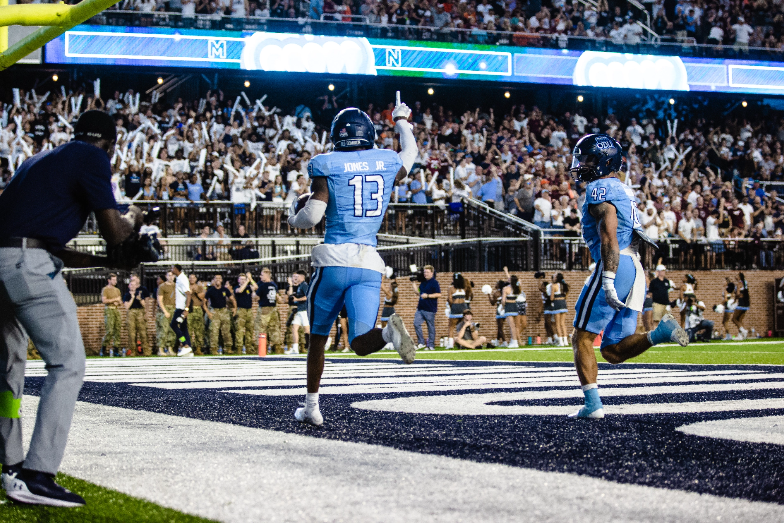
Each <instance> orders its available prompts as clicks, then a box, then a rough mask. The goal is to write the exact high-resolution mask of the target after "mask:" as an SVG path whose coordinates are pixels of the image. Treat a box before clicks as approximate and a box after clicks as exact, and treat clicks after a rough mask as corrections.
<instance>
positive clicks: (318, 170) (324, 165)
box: [308, 153, 330, 178]
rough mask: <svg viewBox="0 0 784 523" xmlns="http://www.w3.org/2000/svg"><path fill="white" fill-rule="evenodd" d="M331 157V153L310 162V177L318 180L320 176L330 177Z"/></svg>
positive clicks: (319, 155)
mask: <svg viewBox="0 0 784 523" xmlns="http://www.w3.org/2000/svg"><path fill="white" fill-rule="evenodd" d="M329 155H330V153H324V154H317V155H316V156H314V157H313V158H311V159H310V161H309V162H308V176H309V177H310V178H317V177H319V176H329Z"/></svg>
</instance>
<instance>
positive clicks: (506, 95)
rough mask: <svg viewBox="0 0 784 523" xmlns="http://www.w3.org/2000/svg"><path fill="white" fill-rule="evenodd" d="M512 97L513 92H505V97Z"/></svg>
mask: <svg viewBox="0 0 784 523" xmlns="http://www.w3.org/2000/svg"><path fill="white" fill-rule="evenodd" d="M511 97H512V93H510V92H509V91H507V92H505V93H504V98H511Z"/></svg>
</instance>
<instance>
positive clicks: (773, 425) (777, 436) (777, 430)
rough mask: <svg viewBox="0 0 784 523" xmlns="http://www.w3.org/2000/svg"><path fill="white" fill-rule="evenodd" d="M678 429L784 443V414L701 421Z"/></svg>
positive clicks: (703, 434)
mask: <svg viewBox="0 0 784 523" xmlns="http://www.w3.org/2000/svg"><path fill="white" fill-rule="evenodd" d="M677 430H680V431H681V432H684V433H686V434H692V435H694V436H704V437H706V438H719V439H731V440H734V441H746V442H750V443H773V444H776V445H784V416H765V417H761V418H733V419H722V420H713V421H700V422H698V423H692V424H690V425H683V426H681V427H678V429H677Z"/></svg>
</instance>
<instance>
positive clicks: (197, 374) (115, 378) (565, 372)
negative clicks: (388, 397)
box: [85, 366, 736, 384]
mask: <svg viewBox="0 0 784 523" xmlns="http://www.w3.org/2000/svg"><path fill="white" fill-rule="evenodd" d="M264 370H265V371H267V372H266V373H260V372H259V369H258V368H256V369H252V368H250V369H249V368H247V367H246V368H244V369H237V370H233V371H232V370H220V371H203V370H198V371H196V370H194V371H191V372H186V373H167V374H163V373H161V374H158V373H155V374H149V373H122V374H119V375H114V374H97V375H96V374H90V375H88V376H86V378H85V379H86V381H93V382H129V381H133V382H138V381H139V380H144V382H145V383H155V382H163V383H170V382H171V383H179V382H201V381H243V380H248V379H249V378H251V379H252V380H253V381H262V382H267V381H269V382H272V381H277V380H282V379H295V380H299V379H301V378H302V377H303V376H304V375H305V372H304V369H303V368H298V369H294V370H289V369H286V370H282V371H281V370H278V371H276V372H269V369H264ZM712 374H716V375H721V374H736V372H735V371H726V370H723V371H698V372H687V371H679V370H668V369H654V370H652V371H651V372H640V371H639V370H636V369H618V370H611V371H607V372H606V373H605V374H604V375H605V376H611V377H628V378H636V377H647V376H706V375H712ZM573 375H574V371H573V370H571V369H553V370H548V369H539V370H536V369H526V368H523V367H521V368H519V369H515V368H506V367H500V366H499V367H498V368H494V367H492V366H485V367H469V368H463V369H461V368H460V367H456V366H453V367H451V368H446V369H445V368H437V369H432V370H431V369H428V368H427V367H425V366H419V367H416V368H400V367H398V368H390V369H353V370H352V369H340V368H331V369H330V368H328V369H325V371H324V379H340V378H346V379H347V380H348V381H346V383H359V382H362V383H382V382H387V381H390V380H391V381H397V380H395V379H392V378H397V379H399V380H402V379H407V380H408V381H417V378H421V379H422V380H431V379H432V378H434V377H440V376H455V378H454V379H456V380H459V379H461V377H462V376H466V377H472V378H475V379H479V378H492V379H501V378H516V377H519V378H545V377H567V376H573ZM379 376H382V377H379ZM331 383H332V384H335V383H338V382H334V381H333V382H331ZM270 384H271V383H270Z"/></svg>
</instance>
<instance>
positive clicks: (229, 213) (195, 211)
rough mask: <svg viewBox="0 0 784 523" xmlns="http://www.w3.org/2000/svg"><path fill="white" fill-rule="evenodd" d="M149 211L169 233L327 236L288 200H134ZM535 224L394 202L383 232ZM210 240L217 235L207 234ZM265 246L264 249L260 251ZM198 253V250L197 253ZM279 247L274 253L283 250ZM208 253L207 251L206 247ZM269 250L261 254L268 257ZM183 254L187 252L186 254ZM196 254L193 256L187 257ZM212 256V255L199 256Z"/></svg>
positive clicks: (473, 234) (471, 210)
mask: <svg viewBox="0 0 784 523" xmlns="http://www.w3.org/2000/svg"><path fill="white" fill-rule="evenodd" d="M128 205H129V204H124V205H121V206H120V208H121V211H123V212H124V211H125V210H127V207H128ZM134 205H136V206H137V207H140V208H141V209H142V210H143V211H149V210H152V209H153V208H156V207H157V208H158V209H159V210H160V218H159V220H158V221H156V222H155V224H156V225H158V227H159V228H160V229H161V233H162V235H163V237H164V238H166V237H168V236H171V235H177V236H190V237H195V236H198V235H199V234H200V233H201V232H202V230H203V229H204V227H210V229H211V230H215V228H216V227H217V226H218V225H222V226H223V227H224V230H225V232H224V233H225V234H226V235H227V236H230V237H235V236H236V235H237V234H239V227H240V225H242V226H244V227H245V230H246V232H247V233H248V234H249V235H250V236H256V237H270V236H278V237H286V236H287V237H323V236H324V221H323V220H322V222H321V223H320V224H318V225H317V226H316V227H313V228H312V229H308V230H300V229H294V228H293V227H290V226H289V224H288V222H287V219H288V207H287V206H286V205H284V204H275V203H260V204H257V205H256V206H255V207H254V206H251V205H249V204H233V203H231V202H197V203H193V204H190V203H186V202H171V201H156V202H149V201H143V202H134ZM534 229H535V227H533V225H531V224H529V223H527V222H524V221H523V220H520V219H518V218H515V217H514V216H512V215H509V214H506V213H504V212H500V211H497V210H495V209H493V208H491V207H488V206H487V205H485V204H483V203H481V202H478V201H475V200H467V201H462V202H455V203H450V204H448V205H445V206H443V207H442V206H438V205H434V204H421V205H418V204H407V203H390V204H389V207H388V208H387V212H386V215H385V216H384V221H383V223H382V225H381V230H380V232H381V233H385V234H398V235H404V236H412V237H419V238H431V239H436V238H442V237H446V238H455V239H456V238H462V239H470V238H488V237H513V238H519V237H530V236H531V234H532V232H533V231H534ZM82 232H83V233H85V234H97V233H98V226H97V223H96V221H95V219H94V218H93V217H91V218H90V219H88V220H87V223H86V225H85V227H84V229H83V231H82ZM205 241H207V242H209V241H212V239H206V240H205ZM228 249H229V248H222V249H219V251H217V252H216V255H219V256H223V258H225V259H233V258H232V256H231V255H230V253H228ZM259 252H261V251H259ZM197 254H198V253H197ZM281 255H282V254H278V253H277V252H276V253H274V254H269V256H281ZM202 256H206V253H204V252H203V253H202ZM266 256H267V254H261V257H266ZM180 259H182V258H180ZM185 259H193V258H185ZM199 259H202V260H204V259H206V258H199Z"/></svg>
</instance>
